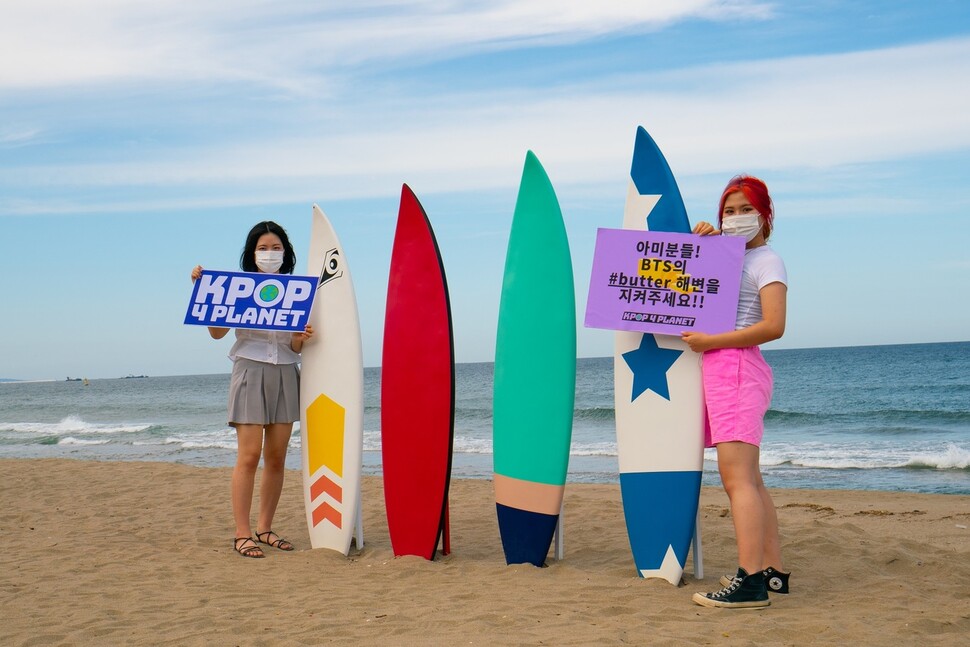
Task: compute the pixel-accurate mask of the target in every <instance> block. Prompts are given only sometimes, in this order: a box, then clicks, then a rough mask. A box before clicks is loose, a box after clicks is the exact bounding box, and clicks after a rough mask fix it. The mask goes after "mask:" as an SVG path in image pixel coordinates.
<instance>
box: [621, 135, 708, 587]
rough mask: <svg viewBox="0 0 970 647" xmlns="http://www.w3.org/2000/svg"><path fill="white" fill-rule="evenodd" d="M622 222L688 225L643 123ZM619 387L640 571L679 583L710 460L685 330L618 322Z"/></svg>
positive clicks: (624, 467) (655, 227) (628, 509)
mask: <svg viewBox="0 0 970 647" xmlns="http://www.w3.org/2000/svg"><path fill="white" fill-rule="evenodd" d="M623 228H624V229H640V230H642V229H648V230H652V231H676V232H681V233H688V232H689V231H690V224H689V223H688V220H687V212H686V210H685V209H684V203H683V200H682V199H681V196H680V191H679V190H678V188H677V184H676V182H675V181H674V177H673V175H672V174H671V172H670V168H669V167H668V166H667V162H666V160H665V159H664V157H663V155H662V154H661V152H660V150H659V149H658V148H657V145H656V144H655V143H654V141H653V139H651V138H650V136H649V135H648V134H647V132H646V131H645V130H644V129H643V128H639V129H638V130H637V138H636V145H635V147H634V153H633V168H632V170H631V179H630V184H629V189H628V193H627V200H626V208H625V210H624V213H623ZM614 397H615V404H614V406H615V410H616V436H617V454H618V460H619V471H620V491H621V495H622V497H623V512H624V516H625V517H626V523H627V532H628V534H629V537H630V547H631V549H632V551H633V558H634V563H635V564H636V568H637V572H638V573H639V574H640V575H641V576H642V577H657V578H663V579H665V580H667V581H669V582H670V583H671V584H675V585H676V584H679V583H680V580H681V577H682V576H683V571H684V565H685V562H686V559H687V552H688V550H689V547H690V543H691V538H692V537H693V535H694V528H695V522H696V517H697V506H698V497H699V495H700V484H701V474H702V471H703V467H704V417H703V416H704V403H703V387H702V385H701V355H700V354H698V353H695V352H693V351H692V350H690V348H689V347H688V346H687V344H686V343H684V342H683V341H681V339H680V337H676V336H672V335H652V334H642V333H634V332H617V333H616V337H615V353H614ZM695 548H696V547H695ZM695 561H696V560H695Z"/></svg>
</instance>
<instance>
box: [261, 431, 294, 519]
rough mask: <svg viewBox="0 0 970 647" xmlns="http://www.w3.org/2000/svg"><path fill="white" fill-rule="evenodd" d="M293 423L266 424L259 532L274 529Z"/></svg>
mask: <svg viewBox="0 0 970 647" xmlns="http://www.w3.org/2000/svg"><path fill="white" fill-rule="evenodd" d="M292 431H293V423H291V422H288V423H283V424H273V425H266V445H265V447H264V448H263V476H262V480H261V482H260V486H259V519H258V520H257V523H256V530H257V531H258V532H265V531H267V530H272V529H273V517H274V516H276V506H277V505H278V504H279V502H280V494H281V493H282V492H283V471H284V470H283V468H284V466H285V464H286V450H287V448H288V447H289V444H290V434H291V432H292Z"/></svg>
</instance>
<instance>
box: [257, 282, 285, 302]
mask: <svg viewBox="0 0 970 647" xmlns="http://www.w3.org/2000/svg"><path fill="white" fill-rule="evenodd" d="M279 293H280V289H279V288H278V287H276V286H275V285H264V286H263V289H262V290H260V291H259V298H260V299H262V300H263V301H272V300H273V299H275V298H276V297H277V296H278V295H279Z"/></svg>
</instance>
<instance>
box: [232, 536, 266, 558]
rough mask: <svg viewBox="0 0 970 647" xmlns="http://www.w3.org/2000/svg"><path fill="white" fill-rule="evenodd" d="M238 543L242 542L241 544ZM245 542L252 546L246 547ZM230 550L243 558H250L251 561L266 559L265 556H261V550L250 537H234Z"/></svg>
mask: <svg viewBox="0 0 970 647" xmlns="http://www.w3.org/2000/svg"><path fill="white" fill-rule="evenodd" d="M239 542H242V544H240V543H239ZM246 542H249V543H250V544H252V545H249V546H247V545H246ZM232 548H233V550H235V551H236V552H237V553H239V554H240V555H242V556H243V557H252V558H253V559H261V558H263V557H266V555H264V554H263V549H262V548H260V547H259V546H257V545H256V542H255V541H253V538H252V537H236V539H235V540H233V542H232Z"/></svg>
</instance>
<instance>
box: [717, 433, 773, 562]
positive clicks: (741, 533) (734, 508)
mask: <svg viewBox="0 0 970 647" xmlns="http://www.w3.org/2000/svg"><path fill="white" fill-rule="evenodd" d="M759 455H760V450H759V449H758V447H756V446H755V445H749V444H747V443H742V442H729V443H719V444H718V445H717V465H718V470H719V471H720V473H721V481H722V482H723V483H724V490H725V491H726V492H727V495H728V498H729V499H730V500H731V516H732V517H733V518H734V534H735V537H736V539H737V544H738V564H739V565H740V566H741V568H743V569H744V570H745V571H747V572H748V573H749V574H751V573H757V572H759V571H761V570H762V568H763V566H764V558H765V528H766V523H767V522H766V519H765V505H764V502H763V500H762V496H761V490H760V489H759V483H761V473H760V471H759V465H758V457H759ZM761 487H762V488H763V485H762V486H761ZM775 528H776V534H777V520H776V522H775Z"/></svg>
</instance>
